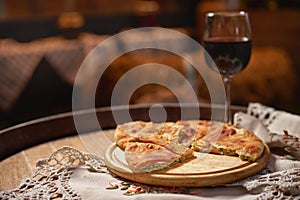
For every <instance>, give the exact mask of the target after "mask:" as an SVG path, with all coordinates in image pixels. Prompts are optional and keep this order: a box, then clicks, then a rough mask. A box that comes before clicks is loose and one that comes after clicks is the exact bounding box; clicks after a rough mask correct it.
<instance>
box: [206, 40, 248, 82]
mask: <svg viewBox="0 0 300 200" xmlns="http://www.w3.org/2000/svg"><path fill="white" fill-rule="evenodd" d="M204 48H205V49H206V51H207V52H208V53H209V55H210V57H211V58H212V59H213V61H214V62H215V64H216V65H209V66H211V67H215V66H217V68H218V69H214V70H215V71H219V72H220V74H221V75H225V76H232V75H234V74H236V73H238V72H240V71H242V70H243V69H244V68H245V67H246V66H247V64H248V62H249V59H250V56H251V48H252V44H251V40H249V39H248V38H246V37H211V38H207V39H206V40H204Z"/></svg>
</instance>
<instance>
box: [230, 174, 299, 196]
mask: <svg viewBox="0 0 300 200" xmlns="http://www.w3.org/2000/svg"><path fill="white" fill-rule="evenodd" d="M228 186H243V187H244V188H245V189H246V190H247V191H249V192H251V193H254V194H260V195H259V197H258V199H300V196H299V195H300V168H293V169H289V170H284V171H279V172H274V173H270V171H269V170H268V169H265V170H263V171H262V172H261V173H259V174H257V175H254V176H252V177H249V178H246V179H243V180H241V181H238V182H235V183H233V184H228Z"/></svg>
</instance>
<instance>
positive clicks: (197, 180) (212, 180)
mask: <svg viewBox="0 0 300 200" xmlns="http://www.w3.org/2000/svg"><path fill="white" fill-rule="evenodd" d="M194 154H195V158H193V159H190V160H187V161H185V162H183V163H178V164H176V165H174V166H172V167H170V168H167V169H164V170H160V171H156V172H152V173H133V172H132V170H131V169H130V168H129V167H128V164H127V162H126V160H125V157H124V151H123V150H121V149H120V148H119V147H118V146H117V145H116V144H115V143H113V144H112V145H111V146H110V147H109V148H108V149H107V151H106V154H105V157H104V158H105V163H106V166H107V167H108V169H109V170H110V171H112V172H113V173H115V174H116V175H118V176H120V177H123V178H125V179H128V180H131V181H135V182H139V183H144V184H150V185H157V186H177V187H201V186H215V185H221V184H225V183H230V182H233V181H237V180H240V179H243V178H246V177H248V176H251V175H254V174H256V173H258V172H260V171H261V170H262V169H263V168H264V167H265V166H266V165H267V164H268V162H269V159H270V155H271V154H270V150H269V148H268V146H267V145H265V149H264V152H263V154H262V155H261V156H260V157H259V158H258V159H257V160H256V161H254V162H249V161H242V160H240V159H239V158H238V157H235V156H225V155H215V154H206V153H197V152H195V153H194Z"/></svg>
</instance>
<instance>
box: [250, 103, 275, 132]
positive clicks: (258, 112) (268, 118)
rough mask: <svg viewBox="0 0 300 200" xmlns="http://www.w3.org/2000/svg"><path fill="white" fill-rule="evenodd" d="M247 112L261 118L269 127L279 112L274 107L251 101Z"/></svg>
mask: <svg viewBox="0 0 300 200" xmlns="http://www.w3.org/2000/svg"><path fill="white" fill-rule="evenodd" d="M247 114H249V115H251V116H253V117H256V118H257V119H259V120H260V121H261V122H262V123H263V124H264V125H265V126H266V127H269V126H270V125H271V124H272V123H273V121H274V120H275V119H276V117H277V116H278V114H279V112H278V111H276V110H275V109H274V108H271V107H267V106H263V105H261V104H259V103H250V104H249V106H248V109H247Z"/></svg>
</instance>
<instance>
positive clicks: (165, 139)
mask: <svg viewBox="0 0 300 200" xmlns="http://www.w3.org/2000/svg"><path fill="white" fill-rule="evenodd" d="M114 137H115V141H116V144H117V145H118V146H119V147H120V148H121V149H122V150H124V152H125V159H126V161H127V163H128V166H129V167H130V168H131V170H132V171H133V172H136V173H143V172H152V171H156V170H161V169H164V168H167V167H169V166H171V165H173V164H174V163H178V162H183V161H185V160H186V159H188V158H191V157H193V156H194V155H193V153H194V151H198V152H206V153H214V154H224V155H229V156H239V157H240V158H241V159H242V160H248V161H255V160H256V159H257V158H258V157H259V156H260V155H261V154H262V152H263V150H264V144H263V142H262V141H261V140H260V139H259V138H258V137H257V136H256V135H255V134H254V133H253V132H251V131H249V130H246V129H243V128H240V127H237V126H234V125H229V124H226V123H222V122H217V121H206V120H186V121H184V120H181V121H177V122H164V123H152V122H144V121H133V122H128V123H124V124H120V125H118V126H117V127H116V129H115V134H114Z"/></svg>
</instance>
